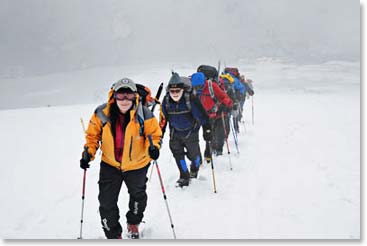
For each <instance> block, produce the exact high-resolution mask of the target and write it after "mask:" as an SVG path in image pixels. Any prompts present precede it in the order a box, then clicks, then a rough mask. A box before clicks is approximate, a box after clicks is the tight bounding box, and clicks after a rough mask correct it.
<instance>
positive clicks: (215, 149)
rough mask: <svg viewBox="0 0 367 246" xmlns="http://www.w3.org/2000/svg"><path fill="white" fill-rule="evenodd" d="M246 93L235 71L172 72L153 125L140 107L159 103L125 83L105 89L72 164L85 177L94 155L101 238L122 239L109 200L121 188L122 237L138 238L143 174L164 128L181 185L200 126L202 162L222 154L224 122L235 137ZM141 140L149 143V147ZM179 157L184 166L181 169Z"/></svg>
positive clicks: (198, 158)
mask: <svg viewBox="0 0 367 246" xmlns="http://www.w3.org/2000/svg"><path fill="white" fill-rule="evenodd" d="M246 93H247V94H250V95H253V88H252V85H251V83H249V80H246V79H245V77H244V76H240V74H239V72H238V69H236V68H226V69H225V70H224V72H223V73H222V74H221V75H220V76H218V71H217V69H216V68H214V67H211V66H207V65H202V66H200V67H199V68H198V69H197V72H196V73H194V74H192V75H191V76H190V77H182V76H179V74H177V73H175V72H172V76H171V78H170V80H169V82H168V86H167V93H166V95H165V96H164V98H163V99H162V101H161V109H160V117H159V118H160V119H159V122H158V120H157V119H156V118H155V117H154V115H153V113H152V111H151V110H150V109H149V108H148V107H149V106H151V105H155V104H157V103H159V101H158V99H157V98H153V97H152V96H151V91H150V90H149V88H147V87H145V86H143V85H141V84H136V83H134V81H132V80H131V79H129V78H123V79H121V80H119V81H118V82H116V83H114V84H113V85H112V87H111V90H110V91H109V94H108V101H107V103H105V104H102V105H101V106H99V107H97V109H96V110H95V111H94V113H93V115H92V117H91V119H90V121H89V124H88V128H87V130H86V143H85V144H84V151H83V153H82V158H81V160H80V167H81V168H82V169H84V170H86V169H87V168H89V167H90V164H89V162H90V161H92V160H93V159H95V156H96V152H97V150H98V149H101V152H102V157H101V163H100V171H99V181H98V185H99V194H98V201H99V212H100V216H101V224H102V228H103V231H104V233H105V235H106V237H107V238H109V239H116V238H121V235H122V226H121V224H120V222H119V218H120V216H119V208H118V205H117V201H118V197H119V193H120V190H121V187H122V183H123V182H125V184H126V186H127V191H128V193H129V210H128V212H127V213H126V221H127V230H128V234H129V235H131V237H132V238H138V237H139V224H140V223H141V222H142V219H143V216H144V215H143V214H144V211H145V208H146V206H147V193H146V181H147V178H146V176H147V175H146V174H147V170H148V168H149V165H150V163H151V161H152V160H157V159H158V157H159V149H160V148H161V144H162V139H163V135H164V133H165V132H166V128H167V125H168V126H169V129H170V132H169V147H170V150H171V152H172V154H173V156H174V158H175V161H176V164H177V167H178V170H179V173H180V176H179V179H178V180H177V184H178V186H180V187H183V186H188V185H189V184H190V179H191V178H197V176H198V171H199V168H200V165H201V163H202V155H201V150H200V146H199V130H200V127H202V128H203V138H204V140H205V141H206V142H207V144H206V149H205V151H204V157H205V158H206V159H207V160H209V159H210V158H211V156H212V154H216V155H222V153H223V145H224V141H225V139H226V138H228V134H229V132H230V127H229V125H230V124H229V123H230V118H231V116H232V119H233V124H234V129H235V131H237V132H238V131H239V127H238V123H239V122H240V121H241V117H242V112H243V105H244V102H245V99H246ZM224 129H226V131H224ZM225 133H226V135H225ZM148 136H152V140H153V146H150V143H149V139H148ZM209 143H210V145H209ZM211 150H212V152H211ZM186 157H187V158H188V159H189V160H190V162H191V163H190V166H189V168H188V166H187V164H186Z"/></svg>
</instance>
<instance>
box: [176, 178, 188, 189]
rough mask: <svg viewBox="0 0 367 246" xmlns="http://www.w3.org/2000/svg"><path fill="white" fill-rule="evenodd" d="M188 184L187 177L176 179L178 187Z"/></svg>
mask: <svg viewBox="0 0 367 246" xmlns="http://www.w3.org/2000/svg"><path fill="white" fill-rule="evenodd" d="M189 184H190V179H189V178H179V179H178V180H177V186H178V187H181V188H182V187H184V186H189Z"/></svg>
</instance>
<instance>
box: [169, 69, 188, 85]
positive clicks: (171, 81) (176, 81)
mask: <svg viewBox="0 0 367 246" xmlns="http://www.w3.org/2000/svg"><path fill="white" fill-rule="evenodd" d="M168 88H184V83H183V81H182V80H181V77H180V75H178V73H176V72H172V76H171V78H170V79H169V81H168Z"/></svg>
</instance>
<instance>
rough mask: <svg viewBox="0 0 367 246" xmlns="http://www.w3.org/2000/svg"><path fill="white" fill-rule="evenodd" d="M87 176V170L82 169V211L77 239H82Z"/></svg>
mask: <svg viewBox="0 0 367 246" xmlns="http://www.w3.org/2000/svg"><path fill="white" fill-rule="evenodd" d="M86 176H87V169H84V175H83V186H82V211H81V216H80V236H79V238H78V239H83V218H84V198H85V180H86Z"/></svg>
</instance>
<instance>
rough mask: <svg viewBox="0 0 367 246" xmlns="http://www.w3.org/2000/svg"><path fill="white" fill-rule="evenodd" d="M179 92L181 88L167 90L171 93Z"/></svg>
mask: <svg viewBox="0 0 367 246" xmlns="http://www.w3.org/2000/svg"><path fill="white" fill-rule="evenodd" d="M180 92H181V89H170V90H169V93H171V94H178V93H180Z"/></svg>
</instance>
